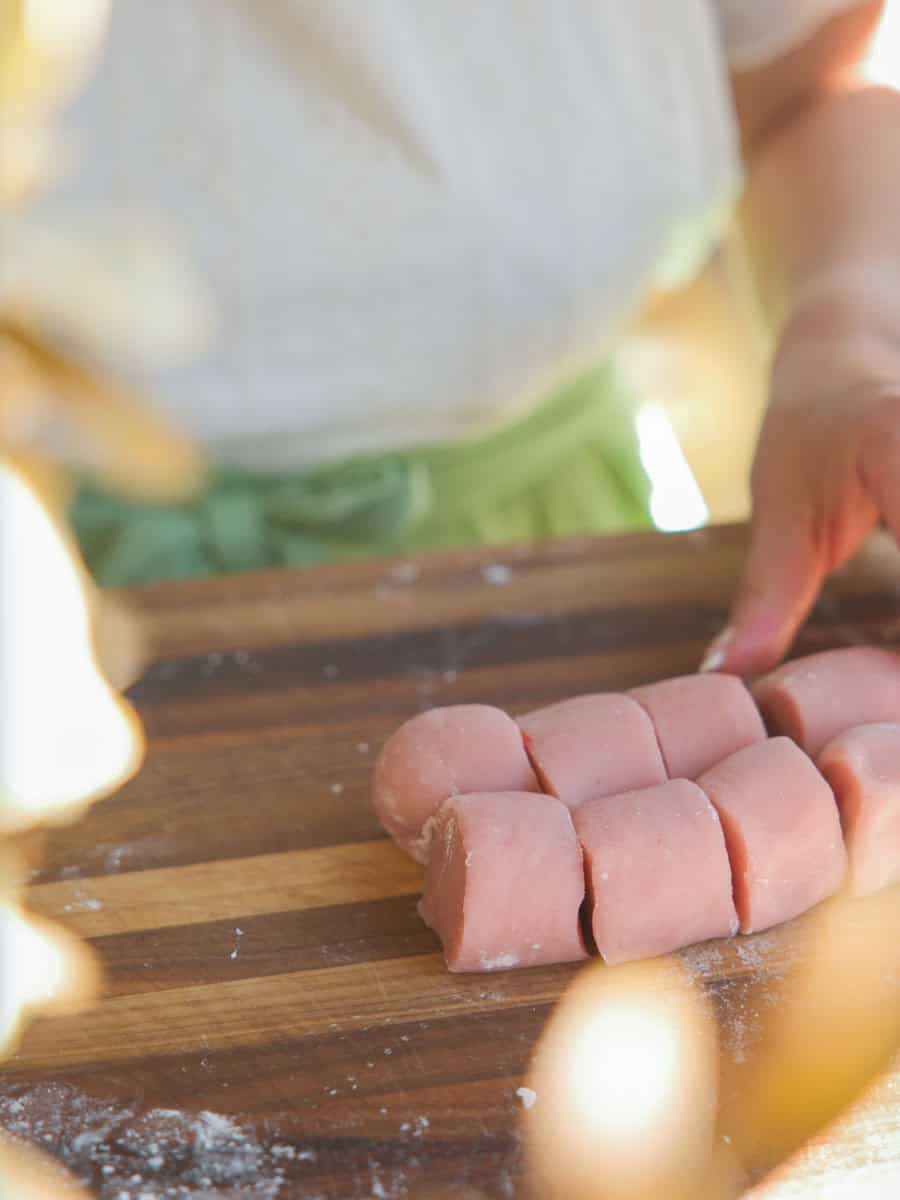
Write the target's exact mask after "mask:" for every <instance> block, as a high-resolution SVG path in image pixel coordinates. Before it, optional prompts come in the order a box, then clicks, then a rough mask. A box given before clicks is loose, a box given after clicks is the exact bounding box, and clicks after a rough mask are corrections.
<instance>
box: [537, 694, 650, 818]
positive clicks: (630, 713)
mask: <svg viewBox="0 0 900 1200" xmlns="http://www.w3.org/2000/svg"><path fill="white" fill-rule="evenodd" d="M519 725H520V726H521V729H522V733H523V735H524V738H525V746H526V748H527V750H528V754H529V757H530V758H531V762H532V765H533V767H534V770H535V773H536V775H537V777H538V781H539V783H540V785H541V787H542V788H543V790H544V791H545V792H548V793H549V794H550V795H553V796H557V797H558V798H559V799H560V800H562V802H563V803H564V804H566V805H567V806H568V807H569V808H572V809H575V808H577V807H578V806H579V805H580V804H583V803H584V802H585V801H586V800H590V799H593V798H594V797H595V796H610V795H615V794H616V793H617V792H624V791H628V790H630V789H633V788H642V787H651V786H652V785H653V784H655V783H664V782H665V779H666V768H665V766H664V765H663V760H662V755H661V754H660V750H659V745H658V743H657V740H656V734H655V733H654V731H653V724H652V722H651V721H650V718H649V717H648V716H647V714H646V713H645V712H644V710H643V709H642V708H641V706H640V705H639V704H638V703H637V701H636V700H632V699H631V697H630V696H620V695H615V694H613V693H601V694H598V695H592V696H576V697H575V698H574V699H572V700H563V701H561V702H560V703H559V704H553V705H551V706H550V707H549V708H541V709H538V710H537V711H536V712H532V713H528V714H527V715H526V716H524V717H520V718H519Z"/></svg>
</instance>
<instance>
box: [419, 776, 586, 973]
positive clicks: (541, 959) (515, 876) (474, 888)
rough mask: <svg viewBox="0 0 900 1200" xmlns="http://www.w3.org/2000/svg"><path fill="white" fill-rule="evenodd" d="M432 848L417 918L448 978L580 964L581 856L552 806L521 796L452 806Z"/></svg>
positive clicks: (549, 800)
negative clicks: (439, 946)
mask: <svg viewBox="0 0 900 1200" xmlns="http://www.w3.org/2000/svg"><path fill="white" fill-rule="evenodd" d="M432 844H433V853H432V855H431V860H430V862H429V864H428V868H427V871H426V874H425V890H424V894H423V896H422V900H421V903H420V905H419V911H420V913H421V915H422V918H423V920H424V921H425V922H426V924H427V925H429V926H430V927H431V928H432V929H433V930H434V931H435V932H436V933H437V934H438V936H439V937H440V939H441V942H442V943H443V947H444V956H445V958H446V961H447V966H448V968H449V969H450V970H451V971H498V970H506V969H509V968H511V967H532V966H539V965H543V964H545V963H559V962H577V961H579V960H581V959H584V958H586V957H587V951H586V949H585V945H584V940H583V938H582V934H581V925H580V919H579V916H580V909H581V904H582V901H583V900H584V869H583V866H582V856H581V847H580V846H579V844H578V839H577V837H576V835H575V829H574V826H573V825H572V818H571V815H570V813H569V810H568V809H567V808H566V806H565V805H564V804H562V803H561V802H560V801H559V800H556V799H555V798H554V797H552V796H540V795H535V794H533V793H529V792H519V793H516V792H501V793H493V794H481V795H469V796H455V797H452V798H451V799H449V800H447V801H446V803H445V804H444V805H443V806H442V807H441V810H440V812H439V813H438V816H437V820H436V823H435V835H434V840H433V843H432Z"/></svg>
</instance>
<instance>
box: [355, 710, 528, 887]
mask: <svg viewBox="0 0 900 1200" xmlns="http://www.w3.org/2000/svg"><path fill="white" fill-rule="evenodd" d="M539 791H540V788H539V787H538V783H537V780H536V779H535V777H534V772H533V771H532V769H531V765H530V763H529V761H528V756H527V755H526V753H525V748H524V746H523V744H522V735H521V733H520V731H519V727H518V726H517V725H516V723H515V721H513V719H512V717H510V716H508V715H507V713H505V712H502V711H501V710H500V709H499V708H492V707H491V706H489V705H486V704H460V705H455V706H453V707H451V708H432V709H429V710H428V712H424V713H420V714H419V715H418V716H416V717H413V718H412V720H410V721H407V722H406V723H405V724H404V725H402V726H401V727H400V728H399V729H398V730H397V732H396V733H395V734H394V735H393V736H392V737H391V738H389V739H388V741H387V742H386V743H385V746H384V749H383V750H382V752H381V754H380V756H379V758H378V762H377V763H376V765H375V782H374V795H373V799H374V804H375V811H376V813H377V814H378V819H379V821H380V822H381V824H382V825H383V827H384V828H385V829H386V830H387V832H388V833H389V834H390V835H391V836H392V837H393V838H394V839H395V840H396V841H397V842H398V844H399V845H400V846H401V847H402V848H403V849H404V850H405V851H406V852H407V853H408V854H409V855H411V856H412V857H413V858H414V859H415V860H416V861H417V862H421V863H426V862H427V861H428V856H429V847H430V844H431V840H432V837H433V834H434V828H435V824H434V820H433V818H434V817H435V816H436V814H437V812H438V809H439V808H440V806H441V805H442V804H443V802H444V801H445V800H446V799H447V798H448V797H449V796H456V795H462V794H465V793H470V792H539Z"/></svg>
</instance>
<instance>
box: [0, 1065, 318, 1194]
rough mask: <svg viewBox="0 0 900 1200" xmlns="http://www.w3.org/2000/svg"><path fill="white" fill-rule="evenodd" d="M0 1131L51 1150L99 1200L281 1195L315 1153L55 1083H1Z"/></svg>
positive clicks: (228, 1122) (223, 1120)
mask: <svg viewBox="0 0 900 1200" xmlns="http://www.w3.org/2000/svg"><path fill="white" fill-rule="evenodd" d="M0 1128H2V1129H3V1130H4V1131H6V1132H7V1133H9V1134H11V1135H12V1136H14V1137H18V1138H21V1139H23V1140H26V1141H30V1142H33V1143H35V1144H36V1145H37V1146H39V1147H41V1148H42V1149H43V1150H45V1151H46V1152H48V1153H50V1154H52V1155H54V1156H55V1157H56V1158H57V1159H59V1160H60V1161H61V1162H62V1164H63V1165H64V1166H65V1167H67V1168H68V1169H69V1170H70V1171H71V1172H72V1173H73V1175H75V1176H76V1178H78V1179H79V1180H80V1181H81V1182H82V1183H83V1184H85V1185H86V1186H88V1187H89V1188H92V1189H93V1190H94V1192H95V1194H96V1195H97V1197H98V1200H124V1197H126V1196H127V1197H128V1198H129V1200H279V1198H283V1200H288V1197H289V1196H293V1195H304V1196H306V1195H310V1196H311V1195H312V1193H309V1192H307V1191H303V1190H298V1188H297V1181H298V1180H300V1179H301V1178H302V1177H303V1172H304V1170H309V1167H308V1166H306V1164H314V1163H315V1162H316V1159H317V1154H316V1151H315V1150H313V1149H312V1148H310V1147H305V1146H297V1145H295V1144H292V1143H288V1142H279V1141H274V1142H270V1143H264V1142H263V1141H261V1140H260V1138H259V1137H258V1136H257V1134H256V1133H255V1132H254V1131H253V1129H252V1128H250V1127H249V1126H247V1125H242V1124H240V1123H239V1122H238V1121H236V1120H234V1119H232V1118H231V1117H227V1116H223V1115H221V1114H219V1113H214V1112H201V1113H189V1112H184V1111H181V1110H178V1109H166V1108H156V1109H151V1110H149V1111H148V1112H145V1113H143V1114H141V1115H140V1116H137V1115H136V1109H135V1108H134V1107H128V1106H119V1105H115V1104H112V1103H109V1102H107V1101H104V1100H98V1099H96V1098H94V1097H92V1096H88V1095H86V1094H84V1093H82V1092H80V1091H79V1090H78V1089H76V1088H74V1087H70V1086H68V1085H63V1084H39V1085H37V1086H35V1087H28V1086H23V1085H10V1084H6V1085H0Z"/></svg>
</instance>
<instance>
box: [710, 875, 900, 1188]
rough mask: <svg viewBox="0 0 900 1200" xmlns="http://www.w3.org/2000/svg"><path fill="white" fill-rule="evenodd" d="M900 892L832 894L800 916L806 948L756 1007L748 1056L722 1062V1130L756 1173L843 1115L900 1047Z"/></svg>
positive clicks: (754, 1006) (750, 1002)
mask: <svg viewBox="0 0 900 1200" xmlns="http://www.w3.org/2000/svg"><path fill="white" fill-rule="evenodd" d="M898 919H900V896H898V894H897V889H890V890H888V891H886V892H883V893H879V894H878V895H876V896H873V897H870V898H868V899H866V900H853V901H850V900H843V899H839V900H834V901H831V902H830V903H828V904H826V905H824V906H823V907H822V908H820V909H818V910H816V911H815V912H813V913H811V914H810V916H809V917H808V918H807V920H806V922H805V923H804V927H803V928H804V934H805V938H804V940H805V945H806V948H807V953H806V954H805V955H804V957H803V959H802V960H801V961H799V962H798V963H797V964H796V965H795V966H794V967H793V968H792V969H791V970H790V971H789V972H788V973H787V974H786V976H785V978H784V980H783V981H781V984H780V985H779V986H777V988H776V990H775V992H774V995H773V994H772V984H771V982H770V983H769V984H768V985H767V987H768V996H767V998H766V1002H762V1000H760V1002H759V1003H756V1002H755V1001H754V1000H753V998H752V997H751V998H750V999H749V1000H748V1004H749V1005H751V1006H752V1007H753V1008H754V1009H758V1011H759V1013H760V1020H761V1023H762V1028H761V1031H760V1042H759V1049H758V1051H757V1052H756V1053H755V1054H754V1056H753V1060H752V1062H751V1063H748V1064H746V1065H742V1064H729V1063H726V1064H725V1068H726V1071H725V1078H724V1080H723V1094H724V1096H725V1103H724V1105H723V1112H722V1116H721V1128H722V1130H723V1131H724V1132H725V1133H726V1135H727V1136H728V1137H730V1139H731V1144H732V1145H733V1147H734V1149H735V1152H736V1153H737V1154H738V1155H739V1156H740V1158H741V1159H742V1161H743V1162H744V1163H746V1164H747V1165H748V1166H749V1167H751V1168H752V1170H753V1173H754V1174H758V1173H759V1172H760V1171H764V1170H768V1169H770V1168H772V1167H774V1166H776V1165H778V1164H779V1163H781V1162H782V1161H783V1160H784V1159H785V1157H786V1156H787V1155H789V1154H791V1153H792V1152H794V1151H795V1150H796V1149H797V1148H798V1147H799V1146H801V1145H802V1144H803V1143H804V1142H806V1141H807V1139H809V1138H810V1137H812V1136H813V1135H815V1134H818V1133H820V1132H821V1131H822V1129H823V1128H824V1127H825V1126H826V1125H827V1124H828V1123H829V1122H831V1121H834V1120H835V1119H837V1118H838V1117H839V1116H841V1115H842V1114H844V1113H845V1111H846V1110H847V1109H848V1108H849V1106H850V1105H851V1104H852V1103H853V1102H855V1101H856V1100H857V1099H858V1098H859V1097H860V1096H861V1094H862V1093H863V1091H864V1090H865V1089H866V1088H867V1087H869V1086H871V1084H872V1082H873V1080H875V1079H876V1078H877V1077H878V1076H879V1075H880V1074H882V1073H883V1072H885V1071H886V1070H887V1069H888V1067H889V1065H890V1063H891V1061H892V1060H893V1059H894V1058H895V1056H896V1054H897V1052H898V1050H900V993H898V988H897V980H898V978H900V940H898V938H897V926H898Z"/></svg>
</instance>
